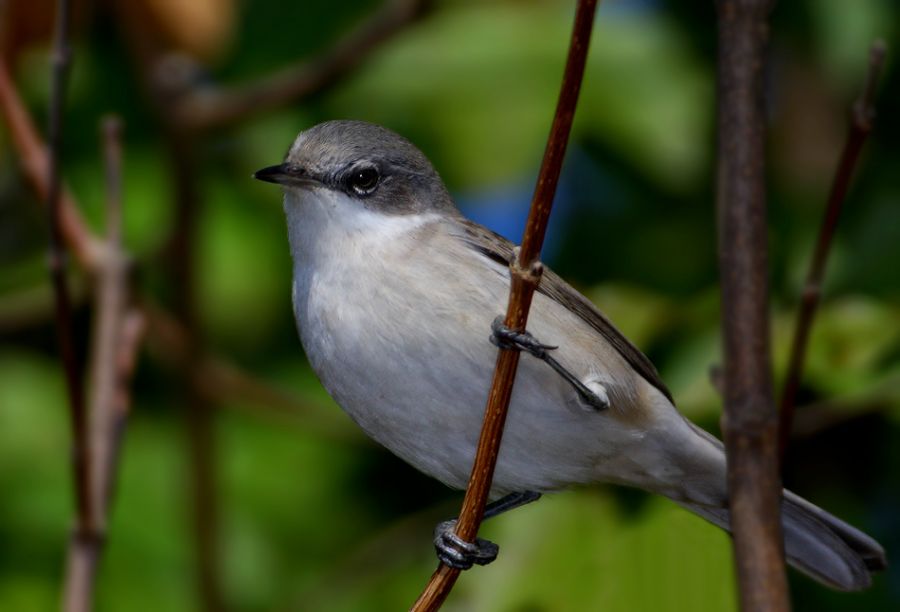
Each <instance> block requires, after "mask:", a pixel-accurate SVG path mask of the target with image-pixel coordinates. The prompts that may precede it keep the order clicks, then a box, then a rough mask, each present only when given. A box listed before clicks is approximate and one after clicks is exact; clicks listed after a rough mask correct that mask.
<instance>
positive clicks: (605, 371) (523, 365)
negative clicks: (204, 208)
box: [254, 120, 887, 591]
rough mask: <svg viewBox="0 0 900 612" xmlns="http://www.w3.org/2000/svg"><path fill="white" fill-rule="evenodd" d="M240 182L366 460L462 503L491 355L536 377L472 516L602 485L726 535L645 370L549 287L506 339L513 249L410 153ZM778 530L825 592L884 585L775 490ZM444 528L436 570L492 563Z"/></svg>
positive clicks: (699, 442) (363, 140)
mask: <svg viewBox="0 0 900 612" xmlns="http://www.w3.org/2000/svg"><path fill="white" fill-rule="evenodd" d="M254 177H255V178H256V179H259V180H262V181H266V182H271V183H276V184H279V185H280V186H281V187H282V190H283V193H284V199H283V206H284V212H285V216H286V223H287V235H288V243H289V248H290V254H291V258H292V260H293V275H292V285H291V291H292V302H293V312H294V316H295V320H296V324H297V329H298V332H299V337H300V341H301V344H302V346H303V349H304V351H305V353H306V356H307V359H308V361H309V364H310V366H311V367H312V369H313V371H314V372H315V373H316V375H317V376H318V378H319V380H320V381H321V383H322V385H323V386H324V387H325V389H326V390H327V391H328V393H329V394H330V395H331V396H332V398H333V399H334V400H335V402H336V403H337V404H338V405H339V406H340V407H341V408H342V409H343V410H344V411H345V412H346V413H347V414H348V415H349V416H350V418H351V419H352V420H353V421H355V422H356V423H357V424H358V425H359V427H361V428H362V429H363V430H364V431H365V433H366V434H368V435H369V436H370V437H371V438H373V439H374V440H375V441H376V442H378V443H379V444H381V445H382V446H384V447H386V448H387V449H388V450H390V451H391V452H393V453H394V454H395V455H397V456H398V457H400V458H401V459H403V460H405V461H406V462H408V463H409V464H411V465H412V466H414V467H415V468H417V469H418V470H420V471H422V472H424V473H425V474H427V475H429V476H431V477H433V478H436V479H437V480H439V481H441V482H442V483H444V484H446V485H447V486H449V487H451V488H455V489H464V488H465V487H466V484H467V482H468V479H469V475H470V472H471V469H472V465H473V460H474V457H475V450H476V445H477V441H478V437H479V432H480V429H481V424H482V417H483V409H484V403H485V399H486V397H487V393H488V389H489V386H490V383H491V375H492V372H493V364H494V362H495V359H496V351H497V346H498V345H499V346H505V347H508V348H509V347H511V348H517V349H520V350H522V351H524V352H527V353H530V354H531V355H533V356H534V358H527V356H523V359H522V360H520V363H519V370H518V374H517V376H516V379H515V385H514V387H513V391H512V398H511V401H510V407H509V413H508V417H507V422H506V426H505V430H504V434H503V438H502V444H501V447H500V451H499V456H498V460H497V465H496V469H495V473H494V478H493V481H492V484H491V489H490V499H491V500H493V501H492V502H491V504H489V505H488V511H487V516H492V515H495V514H497V513H499V512H502V511H505V510H508V509H510V508H512V507H515V506H518V505H522V504H524V503H528V502H530V501H533V500H534V499H537V498H538V497H539V496H540V495H541V494H544V493H552V492H557V491H562V490H565V489H570V488H572V487H576V486H584V485H594V484H600V483H611V484H616V485H625V486H629V487H636V488H639V489H643V490H645V491H648V492H650V493H654V494H659V495H663V496H665V497H667V498H669V499H671V500H673V501H674V502H675V503H677V504H679V505H681V506H682V507H684V508H686V509H688V510H690V511H692V512H694V513H696V514H697V515H699V516H701V517H703V518H704V519H706V520H707V521H709V522H711V523H713V524H715V525H717V526H719V527H721V528H723V529H725V530H728V529H729V523H730V521H729V510H728V491H727V485H726V461H725V451H724V447H723V445H722V443H721V442H720V441H719V440H718V439H717V438H715V437H714V436H713V435H711V434H709V433H707V432H706V431H705V430H703V429H701V428H700V427H698V426H696V425H695V424H693V423H692V422H690V421H689V420H688V419H686V418H685V417H684V416H683V415H682V414H681V413H680V412H679V411H678V409H677V408H676V407H675V402H674V399H673V397H672V394H671V393H670V391H669V390H668V388H667V387H666V385H665V384H664V383H663V381H662V380H661V379H660V376H659V374H658V372H657V370H656V368H655V367H654V366H653V364H652V363H651V362H650V361H649V359H648V358H647V357H646V356H644V354H643V353H641V351H640V350H638V349H637V348H636V347H635V346H634V345H633V344H632V343H631V342H630V341H629V340H628V339H626V338H625V336H624V335H622V333H621V332H619V331H618V330H617V329H616V328H615V326H614V325H613V324H612V323H611V322H610V321H609V320H608V319H607V318H606V316H605V315H603V314H602V313H601V312H600V310H599V309H598V308H597V307H596V306H594V304H592V303H591V302H590V301H589V300H588V299H587V298H586V297H584V296H583V295H582V294H580V293H579V292H578V291H577V290H576V289H574V288H573V287H572V286H571V285H569V284H568V283H566V282H565V281H564V280H563V279H562V278H561V277H559V276H558V275H557V274H555V273H554V272H553V271H552V270H551V269H549V268H545V271H544V273H543V276H542V278H541V281H540V284H539V286H538V288H537V292H536V294H535V296H534V300H533V303H532V306H531V312H530V317H529V322H528V330H527V332H524V333H516V332H514V331H512V330H508V329H505V328H503V326H502V325H501V324H500V323H499V321H497V320H496V318H497V315H498V313H502V312H505V307H506V302H507V297H508V291H509V282H510V272H509V264H510V261H511V259H512V257H513V256H514V252H515V247H514V245H513V244H512V243H511V242H510V241H509V240H507V239H505V238H503V237H502V236H500V235H498V234H496V233H494V232H492V231H490V230H488V229H487V228H485V227H483V226H481V225H478V224H477V223H475V222H473V221H471V220H469V219H467V218H466V217H465V216H463V215H462V213H461V212H460V211H459V210H458V209H457V207H456V206H455V204H454V202H453V199H452V197H451V195H450V193H449V191H448V190H447V188H446V186H445V185H444V182H443V180H442V179H441V177H440V175H439V174H438V172H437V171H436V170H435V168H434V166H433V165H432V164H431V162H430V161H429V160H428V158H427V157H426V156H425V155H424V154H423V153H422V152H421V151H420V150H419V149H418V148H417V147H416V146H415V145H413V144H412V143H411V142H410V141H408V140H407V139H406V138H404V137H402V136H400V135H399V134H397V133H395V132H393V131H391V130H389V129H387V128H384V127H381V126H378V125H375V124H371V123H367V122H364V121H358V120H334V121H327V122H324V123H320V124H318V125H315V126H313V127H310V128H309V129H306V130H304V131H302V132H300V134H299V135H298V136H297V137H296V139H295V140H294V142H293V144H292V145H291V147H290V149H289V151H288V153H287V155H286V157H285V158H284V161H283V162H282V163H280V164H277V165H273V166H268V167H266V168H263V169H261V170H259V171H257V172H256V173H255V174H254ZM545 342H546V343H547V344H544V343H545ZM781 521H782V527H783V533H784V545H785V556H786V559H787V561H788V563H789V564H790V565H792V566H794V567H795V568H797V569H798V570H800V571H801V572H803V573H805V574H807V575H808V576H810V577H812V578H813V579H815V580H817V581H819V582H821V583H823V584H825V585H827V586H829V587H831V588H834V589H838V590H842V591H854V590H860V589H864V588H867V587H869V586H870V585H871V582H872V574H873V572H877V571H880V570H883V569H884V568H885V567H886V564H887V561H886V558H885V553H884V550H883V549H882V547H881V546H880V545H879V544H878V542H876V541H875V540H874V539H873V538H871V537H870V536H868V535H866V534H865V533H863V532H862V531H860V530H858V529H856V528H855V527H852V526H851V525H849V524H847V523H845V522H844V521H842V520H840V519H838V518H836V517H834V516H832V515H831V514H829V513H828V512H826V511H825V510H822V509H821V508H819V507H817V506H815V505H813V504H812V503H810V502H808V501H806V500H805V499H803V498H801V497H799V496H798V495H796V494H794V493H792V492H790V491H787V490H785V491H784V493H783V497H782V504H781ZM452 526H453V522H452V521H448V522H445V523H442V524H441V525H439V526H438V529H436V533H435V547H436V548H437V550H438V556H439V557H440V558H441V560H442V561H444V562H445V563H448V564H450V565H454V566H456V567H460V568H467V567H470V566H471V565H472V563H487V562H490V561H491V560H493V558H494V557H496V554H497V547H496V545H494V544H493V543H491V542H488V541H486V540H481V539H478V540H477V541H476V542H462V541H460V540H459V538H458V537H455V534H454V533H453V529H452Z"/></svg>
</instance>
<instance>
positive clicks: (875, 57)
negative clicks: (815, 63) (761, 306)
mask: <svg viewBox="0 0 900 612" xmlns="http://www.w3.org/2000/svg"><path fill="white" fill-rule="evenodd" d="M885 53H886V48H885V44H884V42H883V41H876V42H875V43H873V44H872V47H871V50H870V51H869V70H868V73H867V74H866V82H865V85H864V86H863V90H862V92H860V95H859V98H857V100H856V102H855V103H854V104H853V108H852V111H851V113H850V125H849V128H848V130H847V140H846V142H845V143H844V150H843V152H842V153H841V160H840V162H839V163H838V167H837V170H836V171H835V175H834V181H833V182H832V184H831V193H830V194H829V196H828V204H827V206H826V208H825V216H824V217H823V219H822V225H821V226H820V228H819V239H818V241H817V242H816V250H815V252H814V253H813V257H812V260H811V261H810V264H809V271H808V272H807V274H806V283H805V284H804V287H803V294H802V300H801V302H800V309H799V311H798V313H797V324H796V327H795V328H794V338H793V342H792V343H791V353H790V358H789V360H788V369H787V375H786V377H785V381H784V387H783V388H782V392H781V408H780V413H779V416H780V423H779V426H778V429H779V432H780V450H781V460H782V463H784V455H785V451H786V450H787V445H788V440H789V439H790V436H791V430H792V427H793V421H794V405H795V402H796V400H797V391H798V390H799V388H800V381H801V378H802V376H803V364H804V361H805V359H806V350H807V347H808V345H809V333H810V330H811V329H812V324H813V319H814V318H815V315H816V309H817V307H818V305H819V299H820V298H821V296H822V279H823V278H824V276H825V265H826V264H827V262H828V254H829V253H830V251H831V245H832V244H833V239H834V233H835V231H836V229H837V224H838V220H839V219H840V215H841V210H842V208H843V206H844V200H845V199H846V197H847V190H848V189H849V187H850V181H851V180H852V178H853V171H854V169H855V168H856V164H857V162H858V160H859V154H860V151H862V148H863V145H864V144H865V142H866V140H867V139H868V137H869V133H870V132H871V131H872V124H873V122H874V119H875V90H876V87H877V85H878V77H879V76H880V74H881V68H882V66H883V65H884V56H885Z"/></svg>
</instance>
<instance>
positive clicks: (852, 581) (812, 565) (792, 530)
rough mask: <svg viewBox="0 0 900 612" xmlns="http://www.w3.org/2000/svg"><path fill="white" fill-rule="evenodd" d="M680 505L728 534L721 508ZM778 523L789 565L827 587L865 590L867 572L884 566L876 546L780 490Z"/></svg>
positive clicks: (868, 581)
mask: <svg viewBox="0 0 900 612" xmlns="http://www.w3.org/2000/svg"><path fill="white" fill-rule="evenodd" d="M679 503H680V504H681V505H683V506H684V507H685V508H687V509H689V510H691V511H692V512H695V513H696V514H698V515H700V516H702V517H703V518H705V519H706V520H708V521H710V522H711V523H713V524H715V525H718V526H719V527H721V528H723V529H725V530H727V531H730V520H729V516H728V510H727V509H726V508H714V507H709V506H701V505H696V504H691V503H685V502H679ZM781 524H782V528H783V531H784V548H785V556H786V557H787V561H788V563H790V564H791V565H793V566H794V567H795V568H797V569H798V570H800V571H801V572H803V573H804V574H807V575H808V576H810V577H812V578H814V579H815V580H818V581H819V582H821V583H822V584H825V585H827V586H829V587H831V588H834V589H838V590H841V591H858V590H861V589H865V588H867V587H869V586H870V585H871V584H872V572H877V571H882V570H884V569H885V568H886V567H887V560H886V558H885V555H884V549H883V548H882V547H881V545H880V544H878V542H876V541H875V540H873V539H872V538H870V537H869V536H867V535H866V534H864V533H863V532H862V531H860V530H858V529H856V528H855V527H852V526H850V525H848V524H847V523H845V522H844V521H842V520H840V519H839V518H837V517H835V516H832V515H831V514H828V513H827V512H825V511H824V510H822V509H821V508H819V507H817V506H814V505H813V504H811V503H809V502H808V501H806V500H805V499H803V498H802V497H800V496H798V495H795V494H794V493H791V492H790V491H785V492H784V498H783V502H782V505H781Z"/></svg>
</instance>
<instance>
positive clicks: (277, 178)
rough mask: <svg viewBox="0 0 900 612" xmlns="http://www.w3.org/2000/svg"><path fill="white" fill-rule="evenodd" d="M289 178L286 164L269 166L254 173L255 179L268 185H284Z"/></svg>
mask: <svg viewBox="0 0 900 612" xmlns="http://www.w3.org/2000/svg"><path fill="white" fill-rule="evenodd" d="M289 176H290V175H289V174H288V172H286V171H285V168H284V164H278V165H277V166H268V167H266V168H263V169H262V170H257V171H256V172H254V173H253V178H255V179H257V180H259V181H265V182H267V183H279V184H280V183H284V182H285V181H286V180H287V179H288V178H289Z"/></svg>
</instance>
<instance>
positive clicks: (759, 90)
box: [717, 0, 790, 612]
mask: <svg viewBox="0 0 900 612" xmlns="http://www.w3.org/2000/svg"><path fill="white" fill-rule="evenodd" d="M771 7H772V1H771V0H718V3H717V8H718V13H719V66H718V166H719V167H718V186H717V208H718V217H719V270H720V276H721V283H722V334H723V340H724V382H725V414H724V416H723V419H722V429H723V433H724V437H725V448H726V453H727V460H728V495H729V507H730V514H731V527H732V533H733V538H734V556H735V562H736V565H737V576H738V585H739V590H740V602H741V609H743V610H767V611H778V612H781V611H786V610H789V609H790V603H789V599H788V588H787V578H786V575H785V565H784V545H783V536H782V532H781V479H780V476H779V471H778V415H777V413H776V410H775V403H774V399H773V392H772V374H771V364H770V350H769V319H768V314H769V313H768V308H769V295H768V276H767V273H768V269H767V244H766V240H767V238H766V231H767V226H766V200H765V193H766V187H765V130H766V128H765V116H764V102H763V73H764V66H765V53H766V44H767V39H768V15H769V11H770V10H771Z"/></svg>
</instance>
